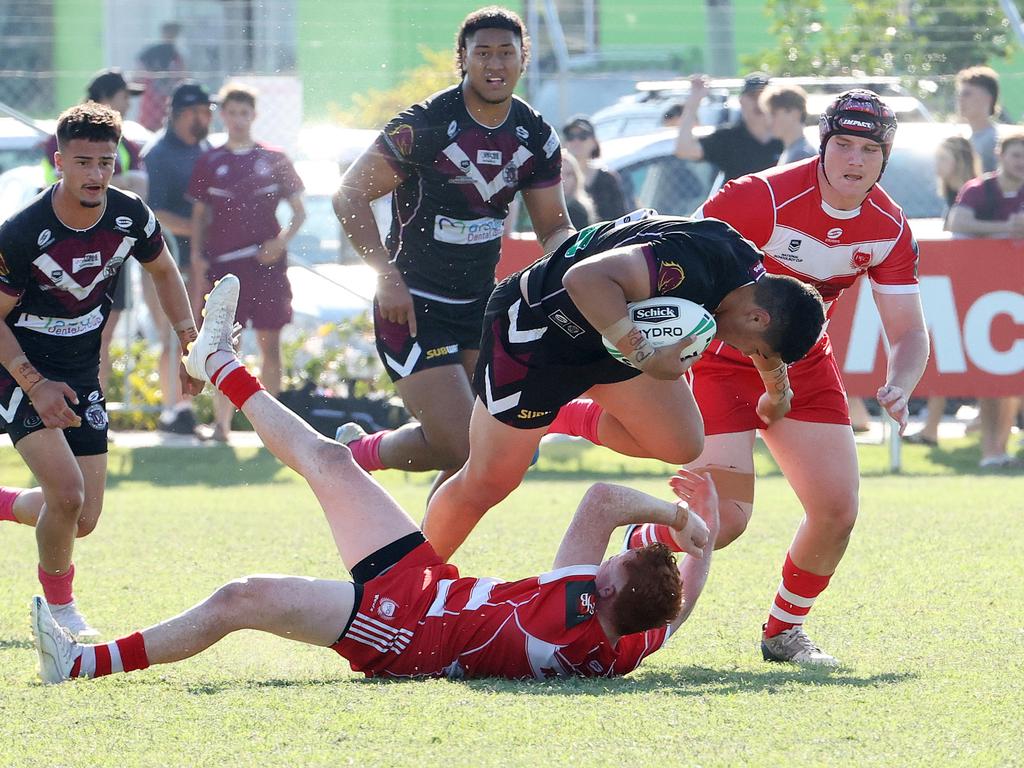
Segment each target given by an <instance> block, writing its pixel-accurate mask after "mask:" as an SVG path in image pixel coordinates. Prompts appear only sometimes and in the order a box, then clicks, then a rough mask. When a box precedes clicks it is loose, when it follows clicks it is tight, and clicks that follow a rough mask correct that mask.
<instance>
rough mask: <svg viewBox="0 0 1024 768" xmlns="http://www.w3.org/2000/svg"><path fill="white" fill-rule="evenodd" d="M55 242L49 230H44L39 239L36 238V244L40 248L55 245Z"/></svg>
mask: <svg viewBox="0 0 1024 768" xmlns="http://www.w3.org/2000/svg"><path fill="white" fill-rule="evenodd" d="M53 240H54V237H53V233H52V232H51V231H50V230H48V229H44V230H43V231H42V232H40V233H39V237H37V238H36V244H37V245H38V246H39V247H40V248H46V247H47V246H48V245H52V244H53Z"/></svg>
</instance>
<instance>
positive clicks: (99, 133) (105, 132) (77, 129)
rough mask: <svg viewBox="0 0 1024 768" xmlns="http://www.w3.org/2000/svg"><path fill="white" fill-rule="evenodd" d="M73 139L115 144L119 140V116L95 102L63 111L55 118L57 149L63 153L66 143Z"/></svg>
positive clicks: (88, 102)
mask: <svg viewBox="0 0 1024 768" xmlns="http://www.w3.org/2000/svg"><path fill="white" fill-rule="evenodd" d="M75 139H85V140H86V141H112V142H114V143H115V144H117V143H118V142H119V141H120V140H121V115H119V114H118V113H117V111H116V110H113V109H111V108H110V107H107V106H104V105H103V104H97V103H96V102H95V101H87V102H85V103H84V104H76V105H75V106H73V107H70V108H68V109H65V110H64V111H63V112H61V113H60V117H58V118H57V149H58V150H60V151H61V152H63V151H64V148H65V147H66V146H67V144H68V142H69V141H73V140H75Z"/></svg>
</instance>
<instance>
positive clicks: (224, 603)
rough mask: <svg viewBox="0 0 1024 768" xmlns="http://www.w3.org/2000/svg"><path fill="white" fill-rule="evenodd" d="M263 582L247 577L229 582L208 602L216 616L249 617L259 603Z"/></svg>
mask: <svg viewBox="0 0 1024 768" xmlns="http://www.w3.org/2000/svg"><path fill="white" fill-rule="evenodd" d="M262 586H263V580H262V579H259V578H256V577H252V576H247V577H243V578H241V579H235V580H234V581H229V582H228V583H227V584H225V585H224V586H222V587H221V588H220V589H218V590H217V591H216V592H214V593H213V595H212V596H211V597H210V602H211V603H212V604H213V607H214V608H215V609H216V613H217V615H218V616H221V617H223V618H228V617H244V616H250V615H252V614H253V612H254V611H255V610H256V609H257V607H258V605H259V602H260V594H261V592H262Z"/></svg>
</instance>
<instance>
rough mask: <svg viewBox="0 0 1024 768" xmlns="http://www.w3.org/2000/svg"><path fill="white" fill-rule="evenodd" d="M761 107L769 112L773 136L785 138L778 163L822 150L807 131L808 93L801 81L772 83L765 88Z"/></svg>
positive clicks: (793, 160) (790, 161)
mask: <svg viewBox="0 0 1024 768" xmlns="http://www.w3.org/2000/svg"><path fill="white" fill-rule="evenodd" d="M760 104H761V111H762V112H764V113H765V114H766V115H768V125H769V128H770V130H771V133H772V136H774V137H775V138H776V139H778V140H779V141H781V142H782V145H783V149H782V154H781V155H779V162H778V163H777V165H788V164H789V163H795V162H796V161H797V160H805V159H806V158H808V157H814V156H815V155H816V154H818V150H817V149H816V148H815V147H813V146H811V142H809V141H808V140H807V137H806V136H805V135H804V124H805V123H806V122H807V93H806V92H805V91H804V89H803V88H801V87H800V86H799V85H769V86H768V87H767V88H765V89H764V91H762V92H761V97H760Z"/></svg>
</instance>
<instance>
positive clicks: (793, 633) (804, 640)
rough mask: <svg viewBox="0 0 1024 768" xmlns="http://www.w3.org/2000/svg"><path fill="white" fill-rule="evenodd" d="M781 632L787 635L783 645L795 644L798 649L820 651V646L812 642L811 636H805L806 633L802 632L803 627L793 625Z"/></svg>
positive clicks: (812, 651)
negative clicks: (791, 627)
mask: <svg viewBox="0 0 1024 768" xmlns="http://www.w3.org/2000/svg"><path fill="white" fill-rule="evenodd" d="M782 634H784V635H786V636H787V637H786V642H785V645H790V646H793V645H795V646H796V647H797V648H799V649H800V650H802V651H809V652H811V653H821V652H822V650H821V648H819V647H818V646H816V645H815V644H814V643H813V641H812V640H811V638H810V637H808V636H807V633H806V632H804V630H803V628H801V627H793V629H790V630H787V631H786V632H783V633H782Z"/></svg>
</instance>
